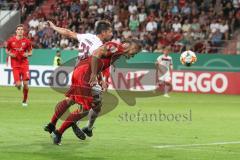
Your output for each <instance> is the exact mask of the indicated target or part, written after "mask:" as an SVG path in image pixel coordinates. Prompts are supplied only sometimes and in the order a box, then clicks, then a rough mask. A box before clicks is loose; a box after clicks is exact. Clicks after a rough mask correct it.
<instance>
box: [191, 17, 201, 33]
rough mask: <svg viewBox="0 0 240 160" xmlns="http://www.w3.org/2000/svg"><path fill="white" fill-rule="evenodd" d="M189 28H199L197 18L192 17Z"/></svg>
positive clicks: (196, 29) (195, 29)
mask: <svg viewBox="0 0 240 160" xmlns="http://www.w3.org/2000/svg"><path fill="white" fill-rule="evenodd" d="M191 29H192V30H194V31H198V30H199V29H200V24H199V23H198V19H197V18H193V22H192V24H191Z"/></svg>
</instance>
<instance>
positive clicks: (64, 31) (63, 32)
mask: <svg viewBox="0 0 240 160" xmlns="http://www.w3.org/2000/svg"><path fill="white" fill-rule="evenodd" d="M47 22H48V24H49V26H50V27H51V28H52V29H53V30H55V31H56V32H58V33H59V34H61V35H64V36H66V37H69V38H73V39H77V33H76V32H73V31H71V30H69V29H66V28H61V27H57V26H56V25H55V24H53V23H52V22H51V21H47Z"/></svg>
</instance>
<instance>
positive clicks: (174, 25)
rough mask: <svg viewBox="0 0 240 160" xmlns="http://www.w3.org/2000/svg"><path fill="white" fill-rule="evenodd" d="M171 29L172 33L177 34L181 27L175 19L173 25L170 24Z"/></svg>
mask: <svg viewBox="0 0 240 160" xmlns="http://www.w3.org/2000/svg"><path fill="white" fill-rule="evenodd" d="M172 28H173V31H174V32H179V31H181V28H182V25H181V23H180V22H179V20H178V18H177V17H175V18H174V22H173V24H172Z"/></svg>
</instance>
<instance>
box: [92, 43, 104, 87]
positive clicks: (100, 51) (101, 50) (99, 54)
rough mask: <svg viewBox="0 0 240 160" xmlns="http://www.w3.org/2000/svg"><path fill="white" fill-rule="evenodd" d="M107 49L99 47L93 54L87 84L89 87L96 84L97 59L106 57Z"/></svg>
mask: <svg viewBox="0 0 240 160" xmlns="http://www.w3.org/2000/svg"><path fill="white" fill-rule="evenodd" d="M106 53H107V48H106V46H105V45H103V46H101V47H99V48H98V49H96V50H95V51H94V52H93V56H92V61H91V77H90V80H89V83H90V85H91V86H93V85H94V84H96V83H97V67H98V59H99V58H101V57H103V56H104V55H106Z"/></svg>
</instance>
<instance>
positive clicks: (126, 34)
mask: <svg viewBox="0 0 240 160" xmlns="http://www.w3.org/2000/svg"><path fill="white" fill-rule="evenodd" d="M122 36H123V39H125V40H126V39H129V38H131V37H132V32H131V31H130V30H129V29H128V28H124V29H123V32H122Z"/></svg>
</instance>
